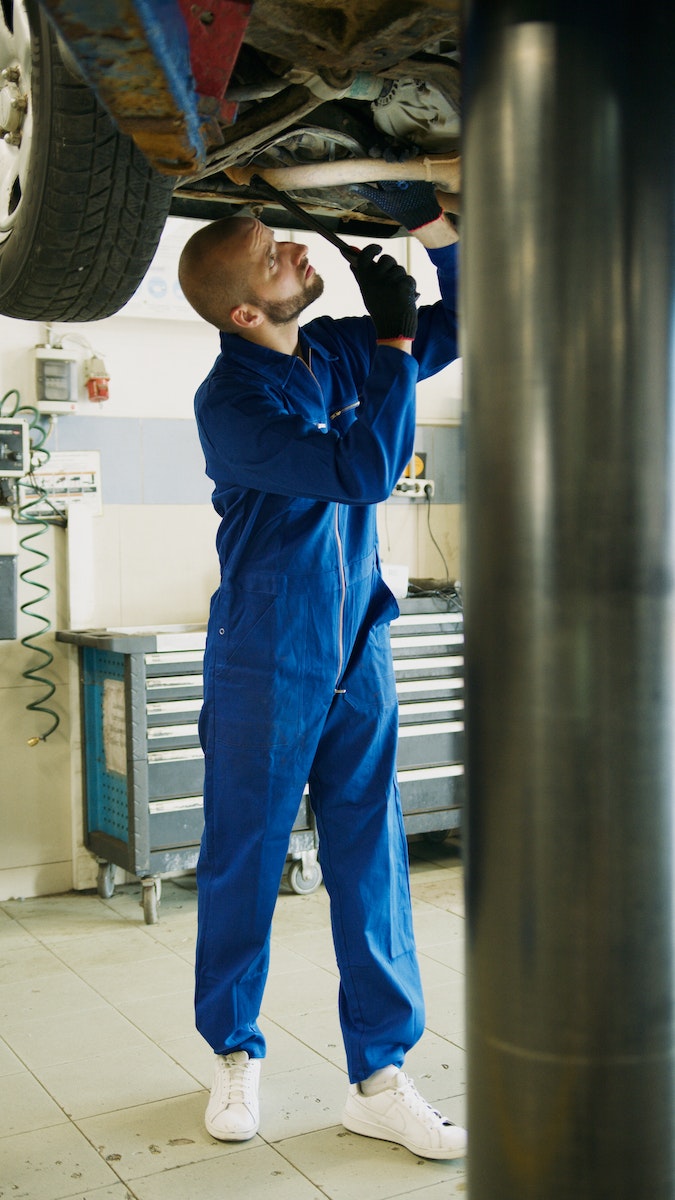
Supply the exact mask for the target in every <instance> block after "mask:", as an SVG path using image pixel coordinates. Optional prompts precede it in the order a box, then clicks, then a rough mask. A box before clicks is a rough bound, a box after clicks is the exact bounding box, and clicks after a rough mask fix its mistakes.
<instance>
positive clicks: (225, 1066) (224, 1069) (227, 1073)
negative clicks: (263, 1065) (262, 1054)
mask: <svg viewBox="0 0 675 1200" xmlns="http://www.w3.org/2000/svg"><path fill="white" fill-rule="evenodd" d="M260 1061H261V1060H260V1059H259V1058H249V1056H248V1054H247V1052H246V1051H245V1050H234V1051H233V1052H232V1054H217V1055H216V1067H215V1072H214V1076H213V1087H212V1088H211V1096H210V1099H209V1102H208V1105H207V1106H206V1116H205V1118H204V1120H205V1124H206V1128H207V1130H208V1131H209V1133H210V1134H211V1137H214V1138H219V1140H220V1141H221V1142H246V1141H248V1139H249V1138H252V1137H254V1135H255V1134H256V1133H257V1132H258V1126H259V1124H260V1107H259V1103H258V1088H259V1085H260Z"/></svg>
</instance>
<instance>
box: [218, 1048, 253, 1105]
mask: <svg viewBox="0 0 675 1200" xmlns="http://www.w3.org/2000/svg"><path fill="white" fill-rule="evenodd" d="M251 1062H252V1059H250V1058H249V1059H247V1060H246V1062H237V1060H236V1059H235V1058H234V1057H233V1056H232V1055H231V1054H224V1055H222V1057H221V1059H220V1067H221V1070H220V1087H221V1097H222V1102H223V1104H225V1105H227V1104H248V1102H249V1101H250V1100H251V1099H252V1098H254V1087H253V1072H252V1071H251V1070H250V1069H249V1068H250V1065H251Z"/></svg>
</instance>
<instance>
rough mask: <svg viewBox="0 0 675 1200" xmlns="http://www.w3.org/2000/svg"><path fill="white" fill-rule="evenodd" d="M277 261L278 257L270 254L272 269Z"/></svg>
mask: <svg viewBox="0 0 675 1200" xmlns="http://www.w3.org/2000/svg"><path fill="white" fill-rule="evenodd" d="M276 261H277V256H276V254H270V257H269V264H270V267H274V266H276Z"/></svg>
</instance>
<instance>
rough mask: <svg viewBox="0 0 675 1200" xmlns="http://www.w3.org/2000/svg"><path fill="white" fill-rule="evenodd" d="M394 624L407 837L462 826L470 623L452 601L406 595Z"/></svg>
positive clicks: (452, 598) (400, 775) (454, 599)
mask: <svg viewBox="0 0 675 1200" xmlns="http://www.w3.org/2000/svg"><path fill="white" fill-rule="evenodd" d="M399 607H400V610H401V615H400V616H399V617H398V619H397V620H396V621H394V622H392V626H391V646H392V654H393V658H394V670H395V674H396V691H397V694H398V702H399V748H398V783H399V789H400V792H401V804H402V807H403V818H404V822H405V827H406V832H407V833H409V834H411V833H427V832H436V831H443V830H451V829H456V828H458V827H459V825H460V821H461V809H462V803H463V798H464V763H463V750H464V678H463V671H464V624H463V614H462V609H461V604H460V603H459V600H458V598H457V597H456V596H455V595H454V593H451V594H450V595H448V596H445V595H438V596H429V597H414V598H406V599H403V600H400V601H399Z"/></svg>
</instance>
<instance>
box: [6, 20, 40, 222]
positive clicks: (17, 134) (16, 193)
mask: <svg viewBox="0 0 675 1200" xmlns="http://www.w3.org/2000/svg"><path fill="white" fill-rule="evenodd" d="M0 13H1V19H0V246H1V245H2V243H3V242H6V241H7V238H8V237H10V235H11V232H12V229H13V228H14V225H15V224H16V221H17V218H18V216H19V213H20V210H21V202H22V199H23V197H24V195H25V184H26V180H27V176H28V167H29V162H30V156H31V146H32V140H33V103H32V92H31V82H32V70H33V57H32V48H31V35H30V25H29V22H28V14H27V12H26V9H25V6H24V4H23V3H22V2H21V0H3V3H2V5H0Z"/></svg>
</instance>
